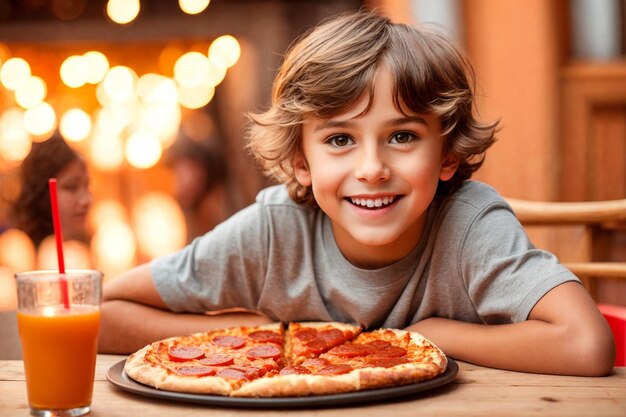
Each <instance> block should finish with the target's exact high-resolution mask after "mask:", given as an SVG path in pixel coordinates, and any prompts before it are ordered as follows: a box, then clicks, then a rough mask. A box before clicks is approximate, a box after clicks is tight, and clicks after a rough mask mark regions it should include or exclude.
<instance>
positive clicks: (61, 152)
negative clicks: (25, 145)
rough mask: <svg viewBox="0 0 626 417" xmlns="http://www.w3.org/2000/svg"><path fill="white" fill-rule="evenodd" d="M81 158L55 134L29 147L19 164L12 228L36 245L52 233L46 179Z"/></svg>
mask: <svg viewBox="0 0 626 417" xmlns="http://www.w3.org/2000/svg"><path fill="white" fill-rule="evenodd" d="M76 160H81V161H82V158H81V157H80V155H79V154H78V153H76V151H75V150H74V149H72V148H71V147H70V146H69V145H68V144H67V143H66V142H65V141H64V140H63V138H61V136H60V135H58V134H55V135H53V136H52V137H51V138H50V139H48V140H46V141H45V142H41V143H33V147H32V149H31V151H30V153H29V154H28V156H27V157H26V158H25V159H24V161H23V162H22V165H21V167H20V175H21V176H20V182H21V190H20V193H19V196H18V197H17V199H16V200H15V202H14V203H13V205H12V207H11V218H12V220H13V223H14V225H15V227H17V228H18V229H20V230H22V231H24V232H25V233H26V234H27V235H28V236H29V237H30V238H31V240H32V241H33V243H34V244H35V246H36V247H37V246H39V244H40V243H41V241H42V240H43V239H44V238H46V237H47V236H49V235H51V234H53V233H54V227H53V225H52V211H51V207H50V191H49V189H48V179H49V178H55V177H56V176H57V175H58V174H59V172H61V170H63V168H65V167H66V166H67V165H68V164H69V163H70V162H73V161H76Z"/></svg>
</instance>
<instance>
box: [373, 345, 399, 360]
mask: <svg viewBox="0 0 626 417" xmlns="http://www.w3.org/2000/svg"><path fill="white" fill-rule="evenodd" d="M406 354H407V350H406V349H405V348H402V347H400V346H388V347H386V348H383V349H380V350H378V351H376V352H375V353H374V354H373V355H372V356H376V357H380V358H399V357H402V356H405V355H406Z"/></svg>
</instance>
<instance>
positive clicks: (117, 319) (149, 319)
mask: <svg viewBox="0 0 626 417" xmlns="http://www.w3.org/2000/svg"><path fill="white" fill-rule="evenodd" d="M269 322H270V320H269V319H268V318H267V317H264V316H262V315H259V314H255V313H248V312H231V313H224V314H218V315H210V316H209V315H204V314H178V313H173V312H171V311H169V310H167V306H166V305H165V303H164V302H163V300H162V299H161V297H160V296H159V293H158V292H157V290H156V287H155V286H154V283H153V282H152V274H151V272H150V265H149V264H145V265H141V266H138V267H136V268H134V269H131V270H130V271H128V272H126V273H124V274H122V275H120V276H119V277H117V278H115V279H114V280H112V281H110V282H109V283H107V284H106V285H105V286H104V288H103V296H102V305H101V329H100V337H99V351H100V352H102V353H131V352H134V351H136V350H138V349H140V348H141V347H143V346H145V345H147V344H148V343H151V342H153V341H155V340H159V339H163V338H166V337H170V336H179V335H184V334H189V333H194V332H201V331H206V330H207V329H211V328H219V327H231V326H238V325H249V326H253V325H258V324H265V323H269Z"/></svg>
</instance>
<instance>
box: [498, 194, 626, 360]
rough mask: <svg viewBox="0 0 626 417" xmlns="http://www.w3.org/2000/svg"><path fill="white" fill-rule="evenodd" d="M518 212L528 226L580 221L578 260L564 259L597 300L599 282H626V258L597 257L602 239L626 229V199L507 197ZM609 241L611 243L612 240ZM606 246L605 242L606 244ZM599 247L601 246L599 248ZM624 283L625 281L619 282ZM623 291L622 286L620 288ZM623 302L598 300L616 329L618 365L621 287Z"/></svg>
mask: <svg viewBox="0 0 626 417" xmlns="http://www.w3.org/2000/svg"><path fill="white" fill-rule="evenodd" d="M507 201H508V202H509V204H511V207H512V208H513V211H514V212H515V215H516V216H517V218H518V219H519V221H520V222H521V223H522V224H523V225H524V227H525V228H527V229H528V228H530V227H532V226H544V227H552V226H554V227H559V226H574V225H578V226H580V227H582V228H583V232H582V234H579V235H577V236H578V239H577V240H580V241H577V242H569V243H572V244H573V245H575V246H576V245H577V246H578V252H577V253H578V256H579V258H580V259H577V260H575V261H568V262H563V263H564V264H565V266H567V267H568V268H569V269H570V270H571V271H572V272H573V273H574V274H576V276H578V277H579V278H580V279H581V280H582V281H583V284H584V285H585V287H586V288H587V290H588V291H589V292H590V294H591V296H592V297H593V298H594V299H595V300H596V301H598V298H597V297H598V294H597V289H598V283H599V282H602V281H622V282H624V283H626V261H625V262H605V261H600V260H597V259H598V255H599V252H602V250H603V249H607V248H606V247H605V248H602V246H603V242H602V240H605V241H606V239H605V238H606V237H607V235H608V234H610V233H611V232H612V231H615V230H626V227H625V226H626V199H623V200H611V201H589V202H572V203H565V202H543V201H542V202H539V201H528V200H520V199H514V198H507ZM609 244H610V243H609ZM605 246H606V245H605ZM599 247H600V249H599ZM620 285H622V284H620ZM620 291H621V290H620ZM620 297H621V300H620V302H619V304H621V305H610V304H604V303H599V304H598V307H599V308H600V311H602V313H603V314H604V316H605V318H606V319H607V322H608V323H609V325H610V326H611V329H612V330H613V334H614V336H615V343H616V347H617V352H618V353H617V360H616V363H615V364H616V366H626V291H622V293H621V296H620Z"/></svg>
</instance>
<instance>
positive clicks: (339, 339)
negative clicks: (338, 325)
mask: <svg viewBox="0 0 626 417" xmlns="http://www.w3.org/2000/svg"><path fill="white" fill-rule="evenodd" d="M317 337H318V339H322V340H323V341H324V342H326V345H327V346H328V347H329V348H331V347H333V346H337V345H340V344H342V343H343V342H345V341H346V336H345V335H344V334H343V332H342V331H341V330H338V329H329V330H322V331H321V332H318V334H317Z"/></svg>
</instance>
